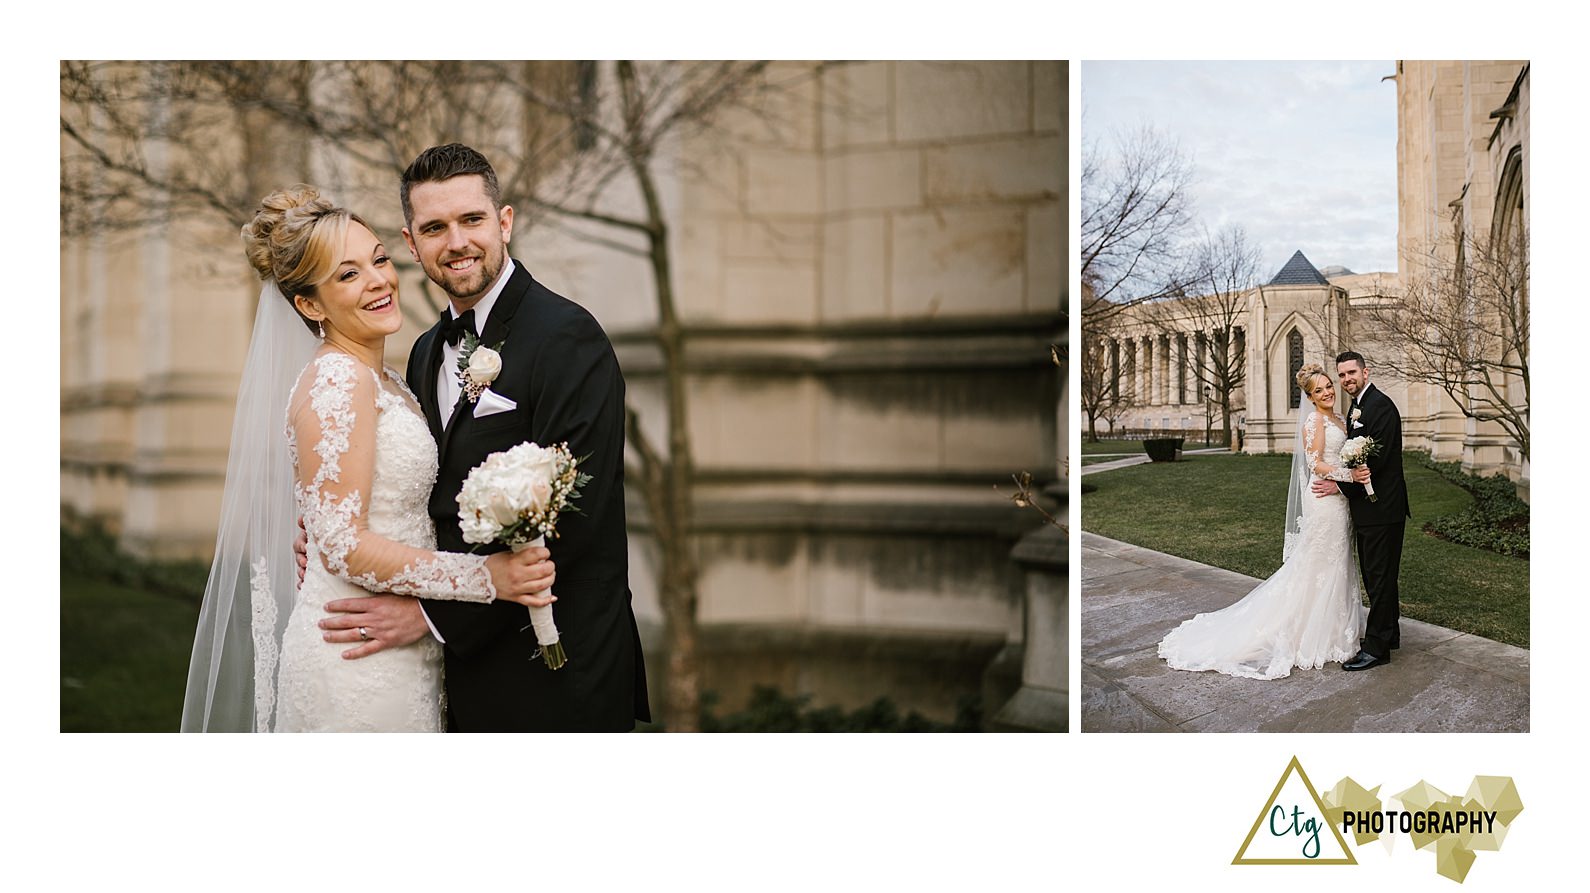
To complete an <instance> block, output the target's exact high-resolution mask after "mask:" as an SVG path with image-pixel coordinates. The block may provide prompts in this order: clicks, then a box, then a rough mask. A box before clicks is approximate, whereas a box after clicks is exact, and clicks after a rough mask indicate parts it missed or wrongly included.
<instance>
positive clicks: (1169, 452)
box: [1143, 437, 1184, 462]
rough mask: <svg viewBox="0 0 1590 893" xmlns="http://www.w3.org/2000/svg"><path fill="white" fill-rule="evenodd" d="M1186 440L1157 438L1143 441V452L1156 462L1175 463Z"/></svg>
mask: <svg viewBox="0 0 1590 893" xmlns="http://www.w3.org/2000/svg"><path fill="white" fill-rule="evenodd" d="M1183 440H1184V438H1181V437H1157V438H1153V439H1151V440H1145V441H1143V452H1145V453H1147V454H1148V458H1150V459H1152V460H1154V461H1155V462H1175V461H1176V455H1177V454H1178V453H1180V452H1181V445H1182V441H1183Z"/></svg>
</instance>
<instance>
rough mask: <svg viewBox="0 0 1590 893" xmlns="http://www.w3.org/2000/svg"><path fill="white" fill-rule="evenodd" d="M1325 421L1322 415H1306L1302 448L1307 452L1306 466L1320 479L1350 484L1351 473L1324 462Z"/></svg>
mask: <svg viewBox="0 0 1590 893" xmlns="http://www.w3.org/2000/svg"><path fill="white" fill-rule="evenodd" d="M1327 424H1329V423H1328V422H1326V421H1325V416H1324V414H1323V413H1319V412H1311V413H1309V414H1308V423H1307V424H1306V425H1304V428H1303V448H1304V449H1305V450H1307V451H1308V466H1309V468H1310V469H1311V470H1312V471H1313V472H1314V473H1315V474H1316V475H1319V476H1320V477H1322V478H1327V479H1329V480H1333V481H1343V482H1351V481H1352V479H1353V473H1352V472H1351V471H1350V470H1348V469H1346V468H1336V467H1335V466H1332V465H1328V464H1326V462H1325V426H1326V425H1327Z"/></svg>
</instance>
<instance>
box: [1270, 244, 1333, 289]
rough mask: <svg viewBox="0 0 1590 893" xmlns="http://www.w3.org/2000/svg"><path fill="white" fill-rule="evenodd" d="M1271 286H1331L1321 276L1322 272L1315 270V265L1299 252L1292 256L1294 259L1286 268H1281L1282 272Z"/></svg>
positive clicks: (1276, 276)
mask: <svg viewBox="0 0 1590 893" xmlns="http://www.w3.org/2000/svg"><path fill="white" fill-rule="evenodd" d="M1270 284H1271V285H1330V282H1329V281H1327V280H1326V279H1325V277H1324V276H1322V275H1320V271H1319V270H1316V269H1314V265H1313V264H1311V263H1309V262H1308V258H1306V257H1304V256H1303V252H1301V251H1299V252H1297V253H1296V254H1294V255H1292V259H1291V260H1289V261H1287V262H1286V266H1284V267H1282V268H1281V272H1279V273H1276V274H1275V278H1274V279H1271V280H1270Z"/></svg>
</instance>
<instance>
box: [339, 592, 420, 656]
mask: <svg viewBox="0 0 1590 893" xmlns="http://www.w3.org/2000/svg"><path fill="white" fill-rule="evenodd" d="M326 611H327V612H328V613H330V615H331V616H329V617H326V618H325V619H323V620H321V621H320V628H321V629H322V630H324V632H323V633H322V634H321V638H323V639H325V640H326V641H327V642H334V643H339V644H353V645H357V646H358V647H357V648H350V649H348V650H347V651H344V652H342V656H343V657H344V658H346V659H348V660H356V659H358V658H361V657H366V656H368V655H371V654H374V653H376V652H377V651H384V650H386V649H388V648H396V647H399V646H402V645H409V644H412V643H414V642H418V641H419V640H420V639H423V638H425V637H426V636H428V635H430V627H428V626H426V625H425V615H424V614H422V613H420V602H419V599H414V598H408V597H406V596H401V595H372V596H368V597H365V598H339V599H337V600H336V601H332V602H327V603H326ZM360 627H363V628H364V637H361V636H360V635H359V628H360ZM366 637H368V638H366Z"/></svg>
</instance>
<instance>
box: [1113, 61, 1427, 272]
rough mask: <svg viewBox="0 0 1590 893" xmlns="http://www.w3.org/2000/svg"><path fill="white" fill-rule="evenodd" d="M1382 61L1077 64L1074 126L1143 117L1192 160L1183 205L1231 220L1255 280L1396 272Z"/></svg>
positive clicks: (1120, 125) (1212, 224)
mask: <svg viewBox="0 0 1590 893" xmlns="http://www.w3.org/2000/svg"><path fill="white" fill-rule="evenodd" d="M1395 70H1396V68H1395V64H1394V63H1393V62H1390V61H1385V62H1084V63H1083V64H1082V134H1083V138H1084V139H1089V140H1092V139H1095V138H1100V137H1106V138H1107V137H1109V136H1111V135H1112V134H1114V133H1116V132H1123V131H1131V130H1134V129H1136V128H1138V127H1139V126H1141V125H1143V124H1151V125H1153V126H1154V127H1156V128H1158V129H1159V130H1161V131H1162V132H1164V133H1166V134H1168V135H1170V136H1172V137H1174V138H1175V139H1176V140H1177V141H1178V142H1179V143H1180V145H1181V148H1182V150H1183V151H1184V152H1185V153H1186V154H1188V155H1189V156H1190V157H1191V159H1192V162H1193V166H1194V174H1193V211H1194V213H1195V215H1196V216H1197V218H1198V220H1199V221H1200V222H1201V223H1203V224H1204V225H1206V226H1208V227H1209V229H1210V230H1218V229H1219V228H1220V227H1222V226H1224V225H1226V224H1228V223H1240V224H1241V225H1242V226H1243V227H1244V228H1245V229H1246V230H1247V233H1248V238H1249V240H1250V241H1251V242H1254V243H1257V244H1258V246H1259V248H1260V249H1261V250H1262V252H1263V257H1264V267H1265V272H1264V273H1263V275H1264V276H1265V278H1266V279H1268V278H1269V277H1270V276H1272V275H1274V273H1275V271H1277V270H1279V269H1280V268H1281V265H1282V264H1284V263H1286V261H1287V259H1288V258H1290V257H1291V256H1292V253H1293V252H1294V251H1298V250H1301V251H1302V252H1303V254H1304V255H1305V256H1307V257H1308V259H1309V260H1310V261H1313V263H1314V265H1315V266H1316V267H1320V268H1322V269H1323V268H1324V267H1328V266H1333V265H1340V266H1344V267H1348V268H1350V269H1352V270H1353V271H1355V272H1359V273H1367V272H1372V271H1377V270H1388V271H1395V270H1396V269H1397V94H1396V85H1395V83H1393V82H1392V81H1386V82H1384V83H1382V82H1381V78H1383V77H1385V76H1386V75H1388V74H1392V73H1393V72H1394V71H1395Z"/></svg>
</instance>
